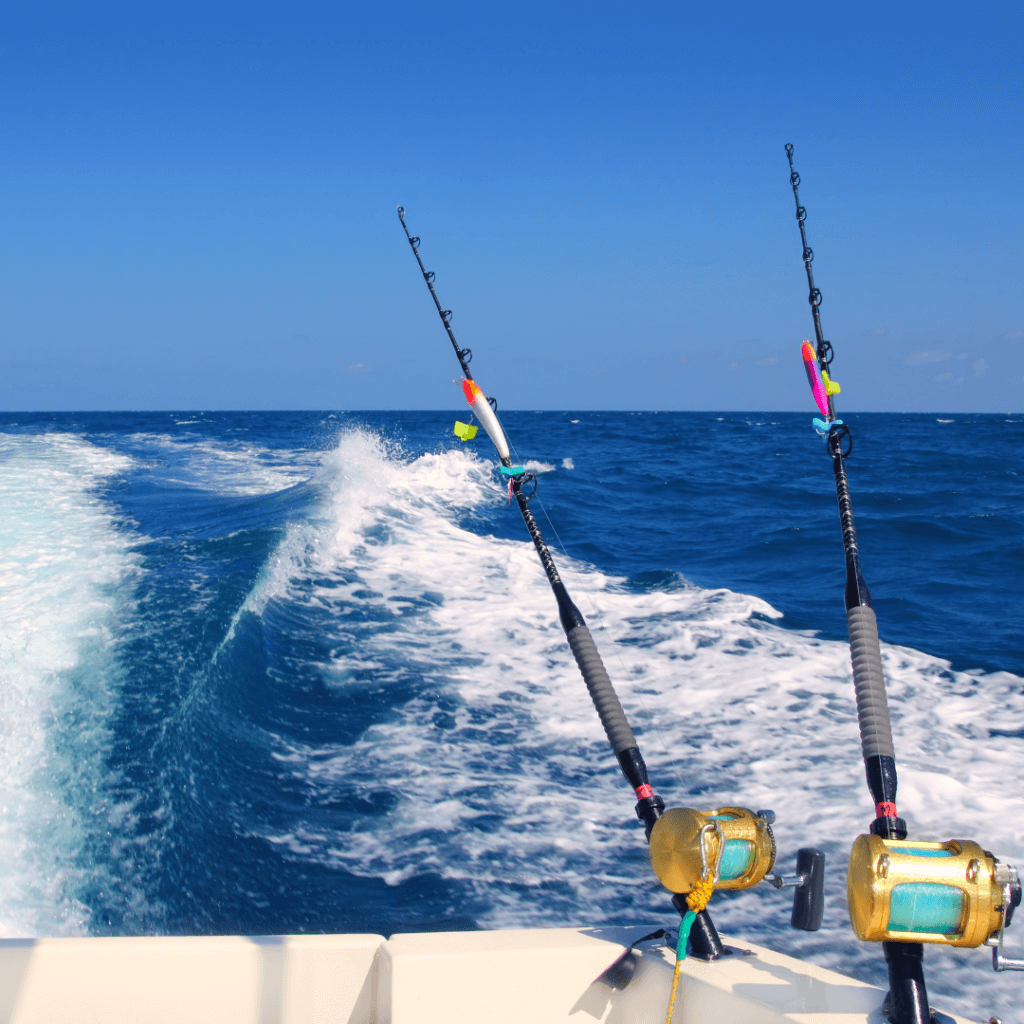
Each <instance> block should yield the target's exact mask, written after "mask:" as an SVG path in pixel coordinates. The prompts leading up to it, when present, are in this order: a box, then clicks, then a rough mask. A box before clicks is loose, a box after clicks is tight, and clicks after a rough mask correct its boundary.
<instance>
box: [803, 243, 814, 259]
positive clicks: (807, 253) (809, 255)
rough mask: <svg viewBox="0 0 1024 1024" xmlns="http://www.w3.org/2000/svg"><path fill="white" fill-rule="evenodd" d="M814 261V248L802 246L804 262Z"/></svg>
mask: <svg viewBox="0 0 1024 1024" xmlns="http://www.w3.org/2000/svg"><path fill="white" fill-rule="evenodd" d="M813 262H814V250H813V249H812V248H811V247H810V246H809V245H805V246H804V263H813Z"/></svg>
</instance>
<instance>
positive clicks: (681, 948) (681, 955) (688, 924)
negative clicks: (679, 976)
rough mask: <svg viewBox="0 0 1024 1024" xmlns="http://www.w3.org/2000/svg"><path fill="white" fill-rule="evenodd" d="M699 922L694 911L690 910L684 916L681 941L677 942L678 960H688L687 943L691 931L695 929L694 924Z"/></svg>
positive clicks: (680, 928) (681, 926)
mask: <svg viewBox="0 0 1024 1024" xmlns="http://www.w3.org/2000/svg"><path fill="white" fill-rule="evenodd" d="M696 920H697V915H696V913H694V911H692V910H688V911H687V912H686V913H685V914H683V923H682V924H681V925H680V926H679V940H678V941H677V942H676V959H677V960H685V959H686V943H687V942H688V941H689V938H690V929H691V928H692V927H693V922H694V921H696Z"/></svg>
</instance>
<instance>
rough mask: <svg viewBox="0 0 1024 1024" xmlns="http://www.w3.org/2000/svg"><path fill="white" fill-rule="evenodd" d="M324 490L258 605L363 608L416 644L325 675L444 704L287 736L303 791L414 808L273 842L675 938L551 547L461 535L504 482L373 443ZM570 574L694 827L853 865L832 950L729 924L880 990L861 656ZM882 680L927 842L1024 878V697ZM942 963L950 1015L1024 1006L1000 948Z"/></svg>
mask: <svg viewBox="0 0 1024 1024" xmlns="http://www.w3.org/2000/svg"><path fill="white" fill-rule="evenodd" d="M321 483H322V484H323V486H324V487H325V491H326V498H325V504H324V509H323V517H322V519H321V521H320V522H319V523H312V524H308V525H305V526H296V527H293V528H292V529H291V530H290V532H289V534H288V536H287V538H286V539H285V541H284V542H283V544H282V545H281V547H280V548H279V550H278V552H277V554H276V556H275V558H274V559H273V560H272V561H271V563H269V564H268V566H267V569H266V572H265V573H264V577H263V579H262V581H261V583H260V585H259V586H258V587H257V589H256V591H254V593H253V596H252V598H251V600H250V603H249V607H250V608H251V609H252V610H254V611H257V612H259V610H260V609H261V608H262V607H264V606H265V605H266V602H267V601H268V600H270V599H271V598H277V599H284V600H288V599H294V600H315V601H317V602H318V603H320V604H322V605H323V606H324V607H325V608H328V609H329V608H331V607H332V606H333V605H334V604H336V603H338V602H340V601H342V600H344V601H346V602H353V601H356V602H358V601H364V602H365V603H366V604H367V605H370V606H372V610H373V612H374V614H376V615H378V616H380V617H382V618H385V619H390V621H391V625H392V627H393V628H390V629H387V630H384V631H381V632H379V633H377V634H376V635H374V636H372V637H368V638H367V640H366V642H365V643H363V644H361V645H360V647H359V653H358V655H354V656H351V657H347V658H345V659H336V660H335V661H334V662H332V663H331V664H329V665H326V666H325V667H324V674H325V677H326V679H327V680H328V682H329V684H330V685H332V686H334V687H340V688H344V687H346V686H351V685H358V683H357V682H356V680H357V678H358V675H359V674H360V673H362V674H365V673H366V672H367V671H370V670H373V671H377V672H379V675H380V678H381V679H382V680H385V681H386V680H387V678H388V674H389V673H390V672H395V671H396V669H395V666H402V668H403V670H404V671H411V670H414V671H416V672H418V673H419V674H420V676H421V678H423V679H425V680H427V681H429V683H430V686H429V687H427V689H426V691H425V693H426V695H421V696H418V697H416V698H414V699H413V700H410V701H409V702H408V703H407V704H405V705H404V706H402V707H400V708H398V709H397V711H396V713H395V714H394V715H393V716H392V717H391V718H390V719H389V720H388V721H386V722H383V723H381V724H376V725H374V726H372V727H371V728H369V729H368V730H367V731H366V732H365V733H364V735H363V736H362V737H361V738H360V739H359V740H358V741H357V742H356V743H355V744H354V745H351V746H343V745H338V746H299V745H296V744H294V743H289V742H285V741H284V740H282V739H275V740H274V741H273V742H274V748H273V752H274V756H275V757H276V758H277V759H278V761H279V763H280V764H281V766H282V769H284V770H289V771H292V772H294V773H295V775H296V776H298V777H299V778H301V779H302V780H304V781H305V782H306V783H307V784H309V785H312V786H315V787H316V788H317V789H319V790H323V789H325V788H329V786H330V784H331V783H332V782H333V783H338V784H341V783H342V782H344V783H346V784H352V782H353V780H362V784H363V785H364V786H365V789H366V792H367V795H369V794H370V793H372V792H373V791H374V790H379V789H380V788H386V789H388V790H390V791H391V792H392V793H394V794H395V795H396V796H398V798H399V800H398V804H397V806H396V807H395V808H394V809H393V810H392V811H391V812H390V813H389V814H388V815H387V816H386V817H384V818H381V819H376V820H375V821H374V823H373V824H372V826H371V825H367V827H366V828H365V829H364V830H362V831H360V830H356V831H353V832H345V833H335V832H332V831H329V830H327V829H321V828H318V827H316V826H308V827H303V828H300V829H296V830H295V831H292V832H286V833H277V834H271V835H267V836H266V838H267V839H268V840H269V841H271V842H273V843H274V844H275V845H276V846H277V847H278V848H279V849H280V850H282V851H283V852H285V853H286V854H287V853H288V852H289V851H290V852H291V853H292V854H294V855H295V856H297V857H301V858H303V859H309V858H312V859H319V860H321V861H323V862H324V863H327V864H331V865H335V866H338V867H343V868H345V869H346V870H348V871H352V872H354V873H357V874H362V875H366V876H378V877H383V878H384V879H386V880H387V881H389V882H391V883H396V882H399V881H401V880H403V879H407V878H409V877H412V876H414V875H419V874H423V873H428V872H436V873H438V874H440V875H441V876H444V877H448V878H452V879H460V880H462V882H463V883H464V884H466V885H469V886H471V887H472V888H473V890H474V891H475V892H476V893H477V895H478V905H479V907H481V908H483V909H482V910H481V911H480V912H478V913H476V916H477V919H478V920H479V921H480V922H481V923H482V924H484V925H487V926H490V927H514V926H530V925H549V926H550V925H557V924H564V923H588V922H595V921H603V920H608V919H609V918H610V917H614V918H618V919H619V920H620V921H623V922H631V921H638V920H643V921H647V920H650V919H651V918H652V916H653V917H661V918H670V917H671V913H672V912H671V910H670V908H669V906H668V902H667V898H666V894H665V893H664V892H663V891H662V890H661V889H660V887H659V885H658V884H657V882H656V881H654V880H653V878H652V876H651V873H650V869H649V866H648V865H647V862H646V850H645V844H644V842H643V834H642V832H641V831H640V830H639V828H638V826H637V824H636V823H635V822H632V821H631V820H630V819H631V816H632V808H631V804H632V794H631V793H630V791H629V788H628V786H627V785H626V784H625V783H624V781H623V780H622V778H621V777H620V775H619V773H618V770H617V768H616V766H615V762H614V759H613V758H612V756H611V753H610V751H609V749H608V745H607V743H606V741H605V740H604V737H603V735H602V734H601V731H600V726H599V724H598V720H597V716H596V714H595V712H594V709H593V707H592V705H591V703H590V700H589V698H588V696H587V693H586V689H585V688H584V686H583V685H582V683H581V680H580V678H579V675H578V672H577V669H576V666H575V664H574V662H573V661H572V658H571V655H570V653H569V651H568V648H567V646H566V643H565V639H564V635H563V633H562V631H561V629H560V627H559V624H558V621H557V618H556V616H555V607H554V602H553V600H552V598H551V594H550V591H549V589H548V586H547V583H546V581H545V578H544V575H543V573H542V571H541V568H540V565H539V563H538V561H537V558H536V554H535V553H534V551H533V548H532V545H530V544H529V542H528V541H526V540H523V541H508V540H499V539H494V538H488V537H482V536H479V535H477V534H475V533H473V532H471V531H469V530H467V529H465V528H463V527H462V526H460V525H459V516H460V515H463V514H465V513H466V511H467V510H471V509H474V508H480V507H482V506H483V507H488V506H492V505H493V506H495V507H500V506H501V505H504V504H505V502H506V497H505V495H504V493H503V490H502V489H501V487H500V485H499V484H497V483H496V482H495V481H494V479H493V475H492V473H491V472H490V470H489V467H488V465H487V464H485V463H483V462H481V461H479V460H478V459H476V458H475V457H474V456H473V455H471V454H467V453H466V452H464V451H450V452H447V453H444V454H433V455H426V456H422V457H421V458H419V459H416V460H413V461H408V460H405V459H402V458H400V457H398V454H397V453H395V452H393V451H389V450H388V449H387V448H386V447H385V446H383V445H382V444H381V442H379V441H378V440H376V439H375V438H373V437H371V436H369V435H367V434H365V433H350V434H347V435H345V436H344V437H343V438H342V440H341V442H340V444H339V447H338V449H337V450H336V451H335V452H334V454H333V455H332V456H331V458H330V459H328V460H327V461H326V463H325V466H324V470H323V476H322V480H321ZM509 514H512V513H509ZM561 564H562V566H563V567H564V568H567V569H568V568H574V569H575V570H576V572H577V573H578V576H579V579H580V580H581V581H582V583H583V585H584V587H585V589H586V590H587V591H588V592H589V594H590V595H592V597H593V602H594V604H595V605H596V606H598V607H599V608H600V614H599V615H598V614H591V612H590V611H589V608H590V601H589V599H588V598H587V597H585V596H584V595H583V594H582V593H580V592H579V589H578V588H577V587H574V588H573V589H574V591H575V596H576V598H577V603H579V604H580V607H581V608H582V609H583V610H584V613H585V614H587V616H588V618H589V620H590V623H591V628H592V629H593V630H594V633H595V637H596V639H597V643H598V645H599V648H600V649H601V651H602V652H603V654H604V657H605V660H606V663H607V665H608V668H609V671H610V672H611V675H612V677H613V679H614V680H615V681H616V684H617V686H618V689H619V691H620V695H621V697H622V702H623V705H624V707H625V709H626V711H627V714H628V715H629V716H630V717H631V719H632V720H633V722H634V725H635V730H636V732H637V736H638V739H639V742H640V744H641V747H642V748H643V750H644V752H645V754H646V757H647V760H648V763H649V765H650V768H651V774H652V780H653V781H654V783H655V785H656V787H657V788H658V789H659V790H660V791H661V792H662V794H663V795H664V796H665V798H666V800H667V801H668V802H669V804H670V805H677V806H678V805H684V806H686V805H690V806H693V805H696V806H702V807H708V806H713V805H716V804H719V805H721V804H730V803H733V804H741V805H745V806H748V807H751V808H754V809H757V808H762V807H772V808H773V809H774V810H775V811H776V813H777V815H778V824H777V826H776V835H777V839H778V843H779V849H780V867H781V868H782V869H783V870H785V871H791V870H792V866H793V862H794V857H795V853H796V849H797V848H798V847H800V846H806V845H817V846H820V847H821V848H823V849H824V850H825V851H826V853H827V855H828V857H829V867H828V881H827V901H828V905H827V911H826V924H825V927H824V928H823V929H822V931H821V932H818V933H815V934H811V935H808V934H805V933H798V932H794V931H791V930H790V929H789V927H788V916H789V906H788V900H787V899H786V898H785V897H783V896H781V895H779V894H776V893H774V892H771V891H767V890H763V891H762V890H758V891H756V892H753V893H748V894H742V895H740V896H738V897H736V898H729V897H727V896H719V897H716V901H715V904H714V907H715V914H716V920H717V921H718V923H719V926H720V927H721V928H722V929H723V930H725V931H727V932H733V933H735V934H736V935H738V936H744V935H745V936H747V937H748V938H750V939H751V940H752V941H762V942H764V943H766V944H768V945H772V946H775V947H776V948H781V949H784V950H788V951H790V952H794V953H799V954H801V955H806V956H809V957H811V958H812V959H814V960H816V961H818V962H821V963H823V964H827V965H830V966H833V967H835V968H837V969H840V970H845V971H848V972H851V971H852V972H855V973H857V974H859V975H860V976H862V977H867V978H871V979H872V980H874V981H876V982H881V981H882V979H883V977H884V965H883V961H882V957H881V950H880V948H878V947H874V946H872V947H867V946H863V945H861V944H859V943H858V942H857V941H856V940H855V938H854V937H853V935H852V932H851V930H850V927H849V924H848V922H847V917H846V908H845V882H846V880H845V861H846V857H847V855H848V851H849V846H850V843H851V841H852V839H853V837H854V836H856V835H857V834H858V833H859V832H862V831H864V830H865V828H866V825H867V824H868V822H869V821H870V820H871V818H872V817H873V808H872V805H871V800H870V797H869V795H868V792H867V789H866V786H865V784H864V777H863V765H862V762H861V759H860V744H859V738H858V731H857V721H856V709H855V705H854V700H853V687H852V682H851V673H850V657H849V650H848V648H847V646H846V645H845V644H843V643H835V642H829V641H823V640H821V639H818V638H817V637H815V636H814V635H812V634H809V633H800V632H794V631H791V630H787V629H785V628H784V626H783V624H782V623H781V622H780V621H779V620H780V618H781V616H780V615H779V613H778V612H776V611H775V610H774V609H772V608H771V607H770V606H768V605H767V604H765V603H764V602H763V601H761V600H759V599H757V598H755V597H748V596H744V595H742V594H736V593H732V592H729V591H726V590H714V591H709V590H700V589H697V588H682V587H681V588H679V589H674V590H660V591H652V592H646V593H636V592H635V591H633V590H631V589H628V588H626V587H624V586H623V581H621V580H617V579H614V578H611V577H608V576H605V575H603V574H601V573H600V572H597V571H595V570H594V569H592V568H589V567H587V566H584V565H575V566H571V564H570V562H569V561H568V560H567V559H561ZM568 578H569V579H571V578H572V577H571V576H570V577H568ZM316 581H324V582H316ZM328 584H329V585H328ZM424 596H427V597H429V600H428V601H425V600H424ZM339 618H340V617H339ZM338 629H339V631H340V630H341V629H342V626H341V625H340V624H339V626H338ZM882 629H883V633H884V623H883V626H882ZM883 659H884V662H885V668H886V673H887V678H888V682H889V699H890V707H891V710H892V717H893V732H894V739H895V743H896V750H897V756H898V758H899V764H900V792H899V807H900V811H901V813H902V814H903V816H904V817H905V818H906V820H907V822H908V825H909V827H910V830H911V837H912V838H920V839H933V838H954V837H974V838H977V839H978V840H979V841H980V842H982V843H983V845H984V846H985V847H986V848H987V849H991V850H993V851H994V852H995V853H996V854H997V855H998V856H1000V857H1004V858H1007V859H1009V860H1010V861H1011V863H1013V862H1016V863H1018V864H1019V863H1021V862H1022V860H1024V785H1022V783H1024V765H1022V758H1021V756H1020V755H1021V743H1022V741H1021V739H1020V738H1018V737H1015V736H1012V735H1003V736H1001V735H997V734H993V733H992V732H991V730H992V729H997V730H998V731H1000V732H1003V733H1008V734H1009V733H1014V732H1017V731H1019V730H1020V729H1022V728H1024V696H1022V680H1021V679H1019V678H1018V677H1015V676H1012V675H1010V674H1007V673H995V674H988V675H983V674H981V673H965V672H954V671H951V670H950V668H949V666H948V664H947V663H945V662H943V661H941V660H940V659H938V658H934V657H932V656H930V655H927V654H924V653H921V652H919V651H915V650H910V649H907V648H901V647H895V646H890V645H884V646H883ZM357 670H358V671H357ZM667 923H668V922H667ZM927 957H928V961H929V964H930V968H929V978H930V983H931V989H932V991H933V992H934V993H936V994H941V995H942V997H943V999H942V1000H941V1001H940V1005H945V1006H946V1007H947V1008H949V1009H959V1010H961V1011H963V1012H967V1013H971V1014H976V1015H977V1014H980V1013H982V1012H984V1013H985V1014H986V1015H987V1014H988V1013H990V1012H995V1011H996V1010H1003V1009H1005V1008H1008V1007H1010V1006H1012V1005H1015V1002H1016V999H1017V995H1018V994H1019V979H1015V978H1010V979H1006V978H1005V977H1003V976H1000V977H995V976H993V975H992V973H991V969H990V967H989V957H988V953H987V951H973V952H972V951H952V950H940V949H931V950H929V951H928V954H927Z"/></svg>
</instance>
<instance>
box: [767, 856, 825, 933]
mask: <svg viewBox="0 0 1024 1024" xmlns="http://www.w3.org/2000/svg"><path fill="white" fill-rule="evenodd" d="M765 881H766V882H767V883H768V884H769V885H771V886H772V887H773V888H775V889H787V888H789V887H790V886H794V887H795V888H796V892H794V893H793V916H792V917H791V918H790V924H791V925H792V926H793V927H794V928H799V929H800V930H801V931H804V932H816V931H817V930H818V929H819V928H820V927H821V921H822V918H823V917H824V916H825V854H824V853H823V852H822V851H821V850H816V849H814V847H811V846H804V847H802V848H801V849H799V850H797V851H796V874H795V875H765Z"/></svg>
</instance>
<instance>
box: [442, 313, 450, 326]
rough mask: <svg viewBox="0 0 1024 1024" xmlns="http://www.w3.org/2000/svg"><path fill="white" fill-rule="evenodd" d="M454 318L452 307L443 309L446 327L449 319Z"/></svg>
mask: <svg viewBox="0 0 1024 1024" xmlns="http://www.w3.org/2000/svg"><path fill="white" fill-rule="evenodd" d="M451 318H452V311H451V310H450V309H442V310H441V319H442V320H443V321H444V325H445V327H447V326H448V321H449V320H451Z"/></svg>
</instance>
